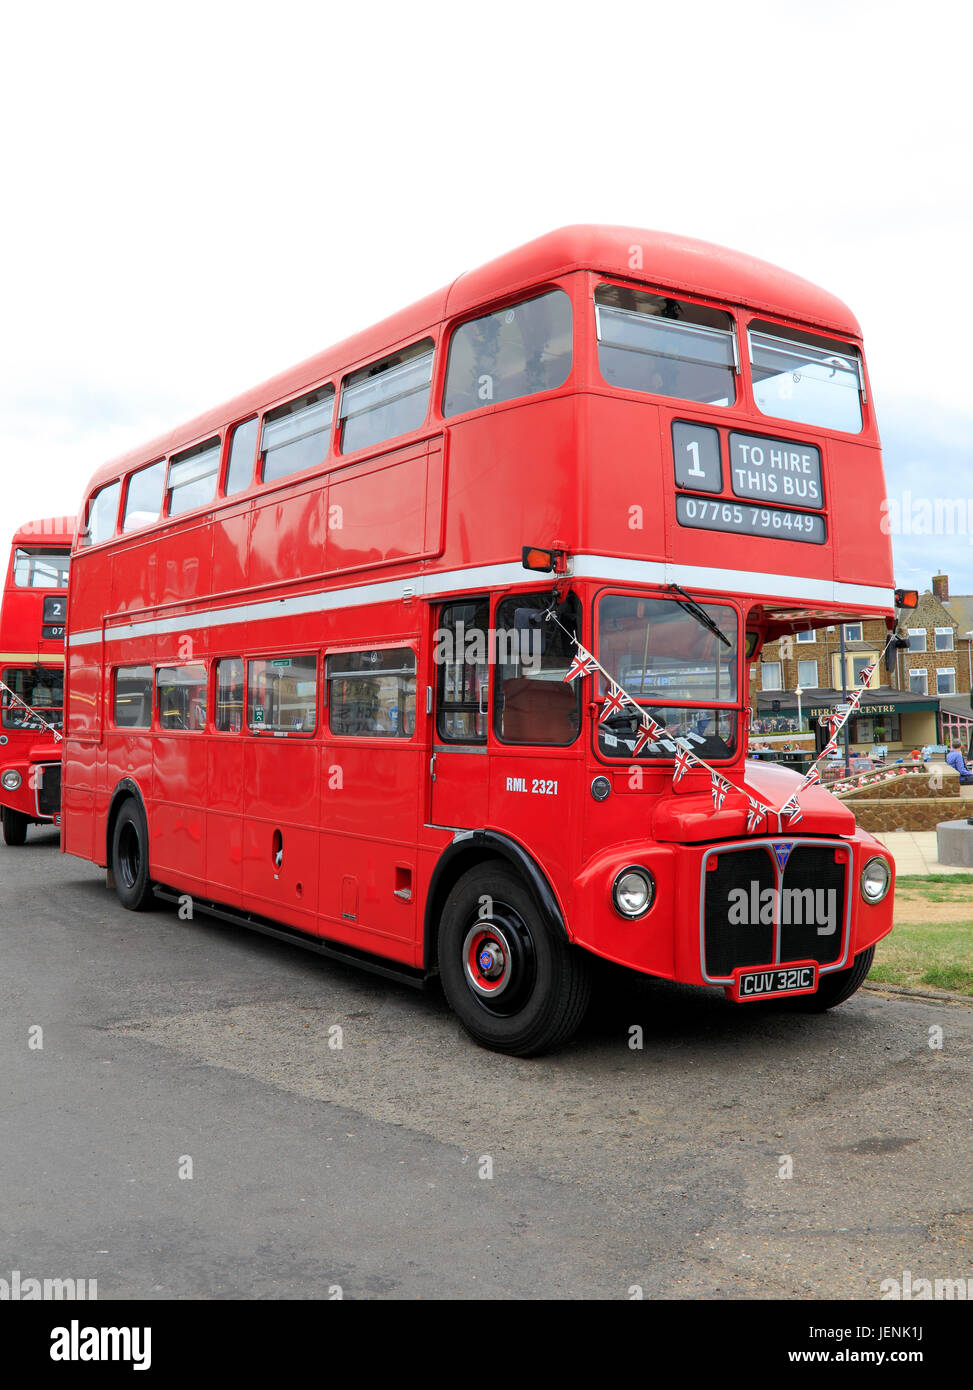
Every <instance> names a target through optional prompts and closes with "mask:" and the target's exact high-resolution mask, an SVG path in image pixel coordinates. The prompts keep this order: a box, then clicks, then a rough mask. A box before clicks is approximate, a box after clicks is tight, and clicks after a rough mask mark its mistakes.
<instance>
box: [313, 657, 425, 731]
mask: <svg viewBox="0 0 973 1390" xmlns="http://www.w3.org/2000/svg"><path fill="white" fill-rule="evenodd" d="M325 674H326V679H327V690H328V727H329V729H330V731H331V733H333V734H339V735H342V734H343V735H346V736H347V735H357V736H359V737H361V736H365V737H368V738H376V737H385V738H411V737H412V735H413V734H414V733H415V731H416V654H415V652H414V651H413V650H412V648H411V647H390V648H385V649H380V650H378V651H362V652H333V653H332V654H331V655H330V656H329V657H327V658H326V661H325Z"/></svg>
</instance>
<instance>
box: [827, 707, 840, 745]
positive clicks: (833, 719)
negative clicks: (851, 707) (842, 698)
mask: <svg viewBox="0 0 973 1390" xmlns="http://www.w3.org/2000/svg"><path fill="white" fill-rule="evenodd" d="M821 722H822V724H825V725H827V728H828V730H829V732H830V734H831V742H832V743H833V742H834V736H835V734H836V733H837V732H838V730H839V729H840V728H841V726H842V724H843V723H844V722H845V717H844V715H843V714H838V712H837V711H836V710H832V711H831V713H830V714H824V715H822V716H821Z"/></svg>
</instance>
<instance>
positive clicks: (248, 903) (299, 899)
mask: <svg viewBox="0 0 973 1390" xmlns="http://www.w3.org/2000/svg"><path fill="white" fill-rule="evenodd" d="M320 759H321V748H320V745H319V744H317V743H313V742H311V741H310V740H308V739H302V740H297V739H294V740H289V739H286V738H281V739H276V738H274V737H273V736H272V735H271V736H266V735H261V736H257V737H252V738H247V739H246V740H245V743H244V754H243V798H244V816H243V841H242V852H243V863H242V884H243V905H244V907H247V908H249V909H250V910H251V911H253V912H258V913H261V914H262V915H263V916H266V917H274V918H276V919H277V920H279V921H281V922H286V923H288V924H289V925H291V926H295V927H300V928H301V929H302V930H303V931H315V930H316V929H317V918H316V912H317V895H318V833H317V824H316V817H317V806H318V784H319V783H318V779H319V765H320ZM278 855H279V862H278Z"/></svg>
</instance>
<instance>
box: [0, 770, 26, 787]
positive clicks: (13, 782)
mask: <svg viewBox="0 0 973 1390" xmlns="http://www.w3.org/2000/svg"><path fill="white" fill-rule="evenodd" d="M22 781H23V778H22V777H21V775H20V773H19V772H15V771H14V769H13V768H12V767H8V768H7V771H6V772H5V773H4V774H3V776H2V777H0V785H2V786H3V789H4V791H8V792H15V791H16V790H17V788H18V787H19V786H20V784H21V782H22Z"/></svg>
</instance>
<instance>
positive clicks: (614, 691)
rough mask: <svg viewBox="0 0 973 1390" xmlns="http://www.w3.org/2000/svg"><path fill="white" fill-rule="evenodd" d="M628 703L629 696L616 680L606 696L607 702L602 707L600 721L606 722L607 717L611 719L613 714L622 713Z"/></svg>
mask: <svg viewBox="0 0 973 1390" xmlns="http://www.w3.org/2000/svg"><path fill="white" fill-rule="evenodd" d="M627 704H628V696H627V695H626V694H625V691H624V690H620V689H619V687H618V686H617V685H616V684H615V682H614V681H612V683H611V688H610V689H609V691H608V694H607V695H606V696H605V703H604V704H603V705H602V707H601V719H600V720H599V723H601V724H604V722H605V720H606V719H611V717H612V715H613V714H621V713H622V711H623V710H624V708H625V706H626V705H627Z"/></svg>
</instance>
